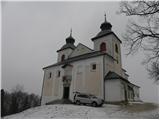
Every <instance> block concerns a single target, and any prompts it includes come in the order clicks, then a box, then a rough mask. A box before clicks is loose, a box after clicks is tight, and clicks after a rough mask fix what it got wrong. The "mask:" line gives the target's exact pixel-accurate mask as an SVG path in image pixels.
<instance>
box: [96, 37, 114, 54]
mask: <svg viewBox="0 0 160 120" xmlns="http://www.w3.org/2000/svg"><path fill="white" fill-rule="evenodd" d="M102 42H104V43H106V48H107V49H106V51H107V53H108V54H109V55H111V56H112V55H113V51H112V46H111V45H112V35H107V37H106V36H104V37H101V38H99V39H97V40H94V50H95V51H100V44H101V43H102Z"/></svg>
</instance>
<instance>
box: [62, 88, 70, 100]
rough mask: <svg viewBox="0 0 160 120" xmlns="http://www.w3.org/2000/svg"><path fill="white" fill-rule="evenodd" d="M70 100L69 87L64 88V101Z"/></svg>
mask: <svg viewBox="0 0 160 120" xmlns="http://www.w3.org/2000/svg"><path fill="white" fill-rule="evenodd" d="M68 98H69V87H64V88H63V99H68Z"/></svg>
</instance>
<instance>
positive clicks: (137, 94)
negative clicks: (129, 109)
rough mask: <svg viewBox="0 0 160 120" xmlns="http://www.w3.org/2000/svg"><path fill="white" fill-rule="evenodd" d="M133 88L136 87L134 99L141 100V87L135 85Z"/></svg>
mask: <svg viewBox="0 0 160 120" xmlns="http://www.w3.org/2000/svg"><path fill="white" fill-rule="evenodd" d="M133 89H134V100H135V101H139V100H140V97H139V96H140V93H139V87H137V86H134V87H133Z"/></svg>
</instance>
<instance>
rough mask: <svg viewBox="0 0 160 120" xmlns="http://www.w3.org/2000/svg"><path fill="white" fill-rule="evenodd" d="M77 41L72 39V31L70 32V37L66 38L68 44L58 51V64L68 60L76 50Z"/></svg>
mask: <svg viewBox="0 0 160 120" xmlns="http://www.w3.org/2000/svg"><path fill="white" fill-rule="evenodd" d="M74 42H75V39H74V38H73V37H72V29H71V31H70V36H69V37H68V38H66V44H65V45H63V46H62V47H61V49H59V50H57V53H58V60H57V62H62V61H64V60H65V59H67V58H68V56H69V55H70V53H71V52H72V51H73V50H74V49H75V48H76V47H75V45H74Z"/></svg>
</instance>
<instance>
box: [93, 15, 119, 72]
mask: <svg viewBox="0 0 160 120" xmlns="http://www.w3.org/2000/svg"><path fill="white" fill-rule="evenodd" d="M100 29H101V31H100V32H99V33H98V34H97V35H96V36H95V37H94V38H92V41H93V42H94V50H95V51H101V52H104V53H106V54H108V55H110V56H112V57H113V58H114V59H115V61H114V68H115V70H118V72H117V73H119V74H121V69H120V68H121V66H122V64H121V46H120V44H121V40H120V39H119V38H118V37H117V36H116V34H115V33H114V32H113V31H112V25H111V23H110V22H108V21H107V20H106V14H105V16H104V22H103V23H102V24H101V26H100Z"/></svg>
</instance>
